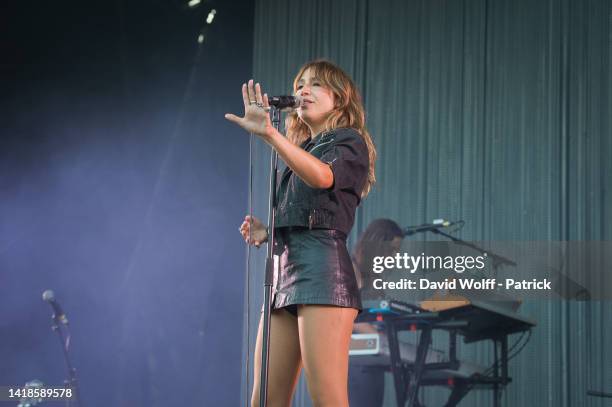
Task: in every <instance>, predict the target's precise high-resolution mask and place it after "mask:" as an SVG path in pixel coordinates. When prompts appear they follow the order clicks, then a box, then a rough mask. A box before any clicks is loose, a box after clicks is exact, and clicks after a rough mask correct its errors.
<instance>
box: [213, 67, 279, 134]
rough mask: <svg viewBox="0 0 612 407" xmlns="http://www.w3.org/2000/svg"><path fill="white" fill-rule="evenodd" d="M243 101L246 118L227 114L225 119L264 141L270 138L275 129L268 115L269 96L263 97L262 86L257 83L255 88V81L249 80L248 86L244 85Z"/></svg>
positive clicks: (264, 95)
mask: <svg viewBox="0 0 612 407" xmlns="http://www.w3.org/2000/svg"><path fill="white" fill-rule="evenodd" d="M242 100H243V102H244V117H238V116H236V115H234V114H231V113H227V114H226V115H225V118H226V119H227V120H229V121H231V122H234V123H236V124H237V125H239V126H240V127H242V128H243V129H245V130H246V131H248V132H250V133H254V134H257V135H258V136H260V137H262V138H264V139H265V138H267V137H269V136H270V134H271V132H272V131H273V130H274V127H273V126H272V121H271V120H270V115H269V114H268V112H269V110H270V105H269V103H268V95H267V94H263V96H262V93H261V85H260V84H259V83H257V84H255V86H253V79H251V80H249V83H248V84H246V83H243V84H242Z"/></svg>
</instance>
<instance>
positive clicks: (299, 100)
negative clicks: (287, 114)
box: [293, 95, 304, 108]
mask: <svg viewBox="0 0 612 407" xmlns="http://www.w3.org/2000/svg"><path fill="white" fill-rule="evenodd" d="M293 98H294V99H295V105H294V106H293V107H296V108H297V107H300V106H302V105H304V98H303V97H301V96H297V95H295V96H294V97H293Z"/></svg>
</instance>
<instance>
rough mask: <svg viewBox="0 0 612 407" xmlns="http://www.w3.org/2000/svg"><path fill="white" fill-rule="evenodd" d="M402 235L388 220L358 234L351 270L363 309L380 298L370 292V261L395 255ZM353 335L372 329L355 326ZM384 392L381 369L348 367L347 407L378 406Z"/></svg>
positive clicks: (360, 324) (383, 378) (372, 329)
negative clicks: (348, 403) (353, 270)
mask: <svg viewBox="0 0 612 407" xmlns="http://www.w3.org/2000/svg"><path fill="white" fill-rule="evenodd" d="M403 238H404V232H403V231H402V228H401V227H400V226H399V225H398V224H397V223H395V222H394V221H392V220H391V219H382V218H381V219H376V220H374V221H372V222H371V223H370V224H369V225H368V227H367V228H366V230H365V231H364V232H363V233H362V234H361V236H360V238H359V240H358V241H357V244H356V245H355V248H354V250H353V255H352V259H353V268H354V269H355V274H356V277H357V284H358V285H359V290H360V293H361V299H362V302H363V304H364V307H368V301H372V302H373V303H372V304H371V305H372V306H378V304H376V303H374V302H376V300H380V299H381V298H382V293H380V292H378V291H376V290H374V289H373V288H372V276H373V273H372V259H373V257H374V256H393V255H395V253H397V252H399V250H400V247H401V244H402V239H403ZM353 332H355V333H376V332H378V330H377V329H376V327H375V326H374V325H372V324H369V323H356V324H354V326H353ZM384 392H385V373H384V370H383V369H381V368H374V367H363V366H353V365H352V364H351V365H350V367H349V399H350V406H351V407H378V406H382V404H383V399H384Z"/></svg>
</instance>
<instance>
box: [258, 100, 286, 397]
mask: <svg viewBox="0 0 612 407" xmlns="http://www.w3.org/2000/svg"><path fill="white" fill-rule="evenodd" d="M270 110H271V112H272V124H273V125H274V127H275V128H276V130H278V132H279V133H280V116H281V112H280V110H279V109H277V108H276V107H274V106H271V107H270ZM277 173H278V153H277V152H276V150H274V149H272V152H271V154H270V194H269V195H270V196H269V203H268V246H267V256H266V268H265V275H264V304H263V326H262V343H261V370H260V373H259V374H260V379H259V383H260V386H259V406H260V407H266V403H267V396H268V362H269V355H270V352H269V348H270V315H271V311H272V309H271V305H272V304H271V301H272V282H273V279H274V272H275V271H276V270H275V268H276V264H275V262H274V224H275V219H276V176H277Z"/></svg>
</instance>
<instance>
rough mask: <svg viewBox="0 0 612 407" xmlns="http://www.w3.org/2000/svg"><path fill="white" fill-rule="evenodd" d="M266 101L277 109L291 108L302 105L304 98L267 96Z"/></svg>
mask: <svg viewBox="0 0 612 407" xmlns="http://www.w3.org/2000/svg"><path fill="white" fill-rule="evenodd" d="M268 103H269V104H270V106H274V107H276V108H277V109H278V110H293V109H297V108H298V107H300V106H302V105H303V104H304V99H303V98H302V97H301V96H268Z"/></svg>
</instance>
